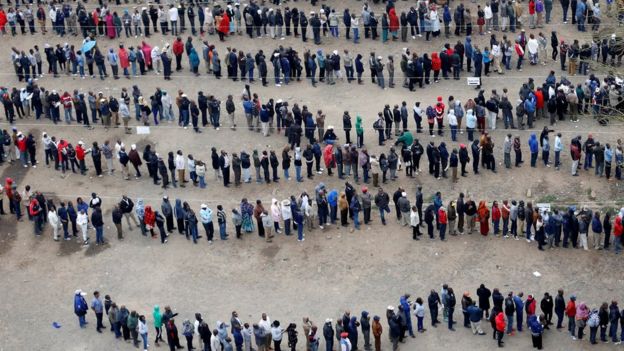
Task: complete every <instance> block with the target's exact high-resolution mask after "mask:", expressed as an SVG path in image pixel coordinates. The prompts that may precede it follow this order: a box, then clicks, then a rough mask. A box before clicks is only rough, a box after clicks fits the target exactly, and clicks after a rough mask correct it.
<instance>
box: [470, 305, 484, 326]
mask: <svg viewBox="0 0 624 351" xmlns="http://www.w3.org/2000/svg"><path fill="white" fill-rule="evenodd" d="M467 311H468V316H469V318H470V321H471V322H475V323H476V322H479V321H480V320H481V318H482V317H483V310H481V309H480V308H479V307H477V306H476V305H472V306H468V309H467Z"/></svg>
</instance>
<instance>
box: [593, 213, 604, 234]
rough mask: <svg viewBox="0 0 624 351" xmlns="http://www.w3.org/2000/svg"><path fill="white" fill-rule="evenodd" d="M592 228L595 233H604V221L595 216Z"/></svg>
mask: <svg viewBox="0 0 624 351" xmlns="http://www.w3.org/2000/svg"><path fill="white" fill-rule="evenodd" d="M592 230H593V231H594V233H602V222H601V221H600V218H598V217H595V216H594V218H593V219H592Z"/></svg>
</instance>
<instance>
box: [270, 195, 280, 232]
mask: <svg viewBox="0 0 624 351" xmlns="http://www.w3.org/2000/svg"><path fill="white" fill-rule="evenodd" d="M271 218H272V219H273V226H274V227H275V232H276V233H281V232H282V230H281V229H280V221H281V220H282V208H281V206H280V204H279V202H278V201H277V199H272V200H271Z"/></svg>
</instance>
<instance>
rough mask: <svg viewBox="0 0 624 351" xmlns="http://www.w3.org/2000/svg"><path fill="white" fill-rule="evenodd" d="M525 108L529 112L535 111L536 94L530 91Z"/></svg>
mask: <svg viewBox="0 0 624 351" xmlns="http://www.w3.org/2000/svg"><path fill="white" fill-rule="evenodd" d="M524 109H525V110H526V112H527V113H532V112H535V95H533V93H529V96H527V98H526V100H524Z"/></svg>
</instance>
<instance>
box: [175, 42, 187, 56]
mask: <svg viewBox="0 0 624 351" xmlns="http://www.w3.org/2000/svg"><path fill="white" fill-rule="evenodd" d="M183 53H184V43H183V42H182V40H177V39H176V40H175V41H174V42H173V54H174V55H176V56H177V55H182V54H183Z"/></svg>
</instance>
